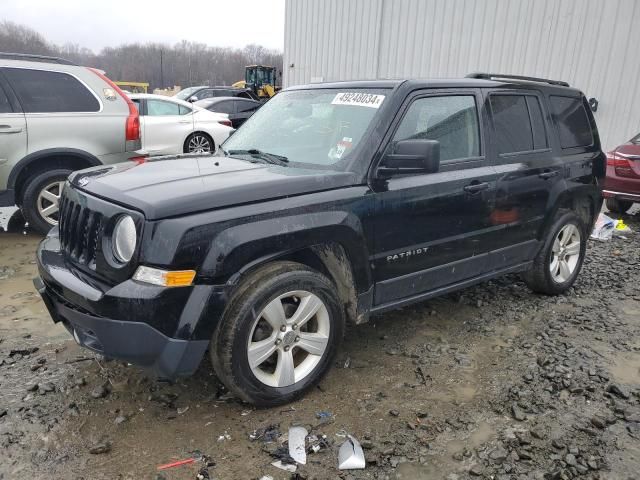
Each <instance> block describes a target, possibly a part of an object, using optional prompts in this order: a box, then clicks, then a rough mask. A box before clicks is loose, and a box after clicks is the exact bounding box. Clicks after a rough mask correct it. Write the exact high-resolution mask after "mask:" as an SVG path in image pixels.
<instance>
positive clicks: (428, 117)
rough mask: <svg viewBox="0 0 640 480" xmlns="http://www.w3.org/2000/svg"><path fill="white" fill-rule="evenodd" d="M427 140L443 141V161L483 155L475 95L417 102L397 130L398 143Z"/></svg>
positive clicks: (441, 150) (431, 98) (441, 146)
mask: <svg viewBox="0 0 640 480" xmlns="http://www.w3.org/2000/svg"><path fill="white" fill-rule="evenodd" d="M409 139H427V140H437V141H438V142H440V160H442V161H445V160H455V159H461V158H469V157H477V156H479V155H480V134H479V130H478V109H477V107H476V101H475V97H474V96H473V95H452V96H442V97H425V98H419V99H418V100H416V101H414V102H413V103H412V104H411V106H410V107H409V109H408V110H407V113H406V114H405V116H404V118H403V119H402V122H401V123H400V126H399V127H398V130H397V131H396V133H395V135H394V137H393V142H392V148H393V145H394V144H395V142H398V141H400V140H409Z"/></svg>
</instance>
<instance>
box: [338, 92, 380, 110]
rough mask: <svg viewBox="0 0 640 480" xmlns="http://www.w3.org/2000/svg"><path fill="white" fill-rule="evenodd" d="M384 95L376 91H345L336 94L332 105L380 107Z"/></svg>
mask: <svg viewBox="0 0 640 480" xmlns="http://www.w3.org/2000/svg"><path fill="white" fill-rule="evenodd" d="M383 100H384V95H376V94H374V93H357V92H344V93H338V94H336V96H335V98H334V99H333V101H332V102H331V104H332V105H355V106H357V107H370V108H380V105H382V102H383Z"/></svg>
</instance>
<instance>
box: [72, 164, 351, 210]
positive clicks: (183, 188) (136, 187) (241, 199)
mask: <svg viewBox="0 0 640 480" xmlns="http://www.w3.org/2000/svg"><path fill="white" fill-rule="evenodd" d="M69 181H70V182H71V184H72V185H73V186H74V187H75V188H77V189H78V190H82V191H84V192H87V193H89V194H92V195H95V196H97V197H101V198H103V199H105V200H107V201H111V202H114V203H118V204H121V205H123V206H126V207H129V208H133V209H135V210H139V211H141V212H143V213H144V215H145V217H146V218H147V219H149V220H155V219H160V218H166V217H171V216H177V215H184V214H189V213H195V212H200V211H205V210H212V209H217V208H223V207H229V206H233V205H240V204H244V203H252V202H258V201H263V200H271V199H276V198H282V197H288V196H292V195H300V194H303V193H313V192H318V191H322V190H331V189H335V188H341V187H346V186H349V185H353V184H354V183H355V175H354V174H353V173H348V172H330V171H329V172H328V171H320V170H309V169H300V168H295V167H289V166H286V167H281V166H276V165H269V164H263V163H251V162H248V161H245V160H240V159H236V158H232V157H216V156H185V157H180V156H178V157H171V158H170V159H159V160H157V159H154V160H151V161H147V162H144V163H135V162H125V163H120V164H116V165H111V166H100V167H95V168H90V169H86V170H80V171H78V172H75V173H73V174H72V175H71V176H70V177H69Z"/></svg>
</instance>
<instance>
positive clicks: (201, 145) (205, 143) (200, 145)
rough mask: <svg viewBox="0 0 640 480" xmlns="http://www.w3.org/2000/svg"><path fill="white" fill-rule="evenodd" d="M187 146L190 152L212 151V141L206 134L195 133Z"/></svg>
mask: <svg viewBox="0 0 640 480" xmlns="http://www.w3.org/2000/svg"><path fill="white" fill-rule="evenodd" d="M187 148H188V150H189V153H207V152H210V151H211V142H210V141H209V139H208V138H207V137H205V136H204V135H194V136H193V137H191V139H190V140H189V145H188V146H187Z"/></svg>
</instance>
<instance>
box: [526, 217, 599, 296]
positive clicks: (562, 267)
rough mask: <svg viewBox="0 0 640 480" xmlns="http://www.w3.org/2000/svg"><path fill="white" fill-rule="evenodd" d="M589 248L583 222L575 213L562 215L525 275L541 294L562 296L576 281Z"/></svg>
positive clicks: (533, 288) (557, 219)
mask: <svg viewBox="0 0 640 480" xmlns="http://www.w3.org/2000/svg"><path fill="white" fill-rule="evenodd" d="M586 249H587V232H586V228H585V226H584V223H583V221H582V220H581V219H580V217H578V215H576V214H575V213H574V212H572V211H564V213H562V212H561V213H560V214H559V216H558V217H557V218H556V220H555V222H554V223H553V225H552V226H551V228H550V229H549V231H548V233H547V237H546V239H545V241H544V245H543V246H542V248H541V249H540V251H539V252H538V254H537V255H536V257H535V258H534V260H533V265H532V266H531V269H530V270H529V271H528V272H526V273H525V274H524V281H525V282H526V284H527V285H528V286H529V288H531V290H533V291H534V292H537V293H544V294H546V295H559V294H561V293H563V292H565V291H567V290H568V289H569V288H571V286H572V285H573V283H574V282H575V280H576V278H577V276H578V273H580V269H581V268H582V263H583V261H584V256H585V252H586Z"/></svg>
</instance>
